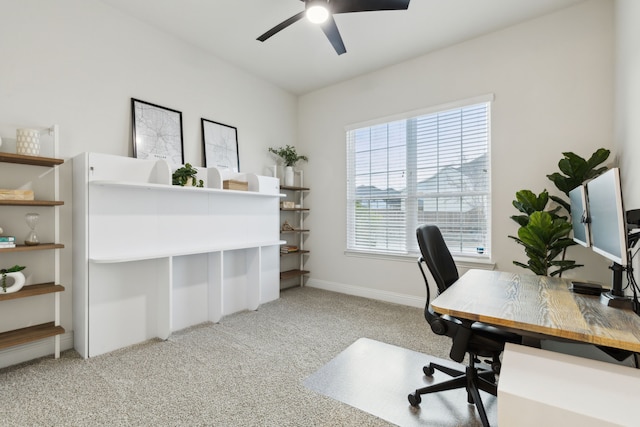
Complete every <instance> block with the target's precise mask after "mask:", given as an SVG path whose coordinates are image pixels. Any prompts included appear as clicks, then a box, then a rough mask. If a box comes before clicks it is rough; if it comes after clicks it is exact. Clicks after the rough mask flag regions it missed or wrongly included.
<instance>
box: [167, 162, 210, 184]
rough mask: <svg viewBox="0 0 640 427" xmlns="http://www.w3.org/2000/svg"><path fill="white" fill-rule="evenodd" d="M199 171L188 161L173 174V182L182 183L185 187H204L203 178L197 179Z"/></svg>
mask: <svg viewBox="0 0 640 427" xmlns="http://www.w3.org/2000/svg"><path fill="white" fill-rule="evenodd" d="M197 173H198V170H197V169H194V168H193V166H191V164H190V163H187V164H185V165H184V166H182V167H181V168H178V169H176V171H175V172H174V173H173V175H172V176H171V178H172V181H171V182H172V184H173V185H180V186H183V187H185V186H187V187H192V186H193V187H204V182H203V181H202V180H199V181H196V174H197Z"/></svg>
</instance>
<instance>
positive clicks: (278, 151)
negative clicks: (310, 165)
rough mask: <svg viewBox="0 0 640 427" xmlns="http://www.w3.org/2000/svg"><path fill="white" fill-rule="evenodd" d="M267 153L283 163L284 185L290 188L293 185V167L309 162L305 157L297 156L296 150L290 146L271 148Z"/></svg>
mask: <svg viewBox="0 0 640 427" xmlns="http://www.w3.org/2000/svg"><path fill="white" fill-rule="evenodd" d="M269 152H271V153H273V154H275V155H276V156H278V157H280V158H281V159H282V161H283V163H284V166H285V169H284V185H288V186H292V185H293V167H294V166H295V165H296V163H298V162H299V161H305V162H306V161H309V159H308V158H307V156H301V155H298V153H297V151H296V148H295V147H292V146H290V145H285V146H284V148H283V147H278V148H272V147H269Z"/></svg>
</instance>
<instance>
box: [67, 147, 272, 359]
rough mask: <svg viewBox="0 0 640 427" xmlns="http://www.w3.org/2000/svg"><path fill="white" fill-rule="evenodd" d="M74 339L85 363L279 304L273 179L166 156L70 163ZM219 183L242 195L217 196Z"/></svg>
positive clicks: (92, 157)
mask: <svg viewBox="0 0 640 427" xmlns="http://www.w3.org/2000/svg"><path fill="white" fill-rule="evenodd" d="M73 169H74V221H73V223H74V236H75V239H74V240H75V244H74V288H73V292H74V337H75V347H76V350H77V351H78V352H79V353H80V354H81V355H82V356H83V357H91V356H95V355H98V354H102V353H105V352H108V351H112V350H115V349H118V348H121V347H125V346H128V345H132V344H135V343H138V342H142V341H144V340H147V339H151V338H155V337H159V338H162V339H166V338H168V337H169V335H170V334H171V332H172V331H175V330H178V329H183V328H185V327H188V326H191V325H195V324H198V323H202V322H205V321H212V322H218V321H219V320H220V319H221V318H222V316H224V315H227V314H231V313H234V312H237V311H242V310H256V309H257V308H258V306H259V305H260V304H263V303H265V302H268V301H272V300H275V299H277V298H279V290H280V289H279V267H280V264H279V245H280V244H281V243H282V241H281V240H280V237H279V232H278V230H279V200H280V197H281V194H280V190H279V182H278V180H277V179H276V178H272V177H263V176H259V175H255V174H250V173H248V174H239V173H233V172H228V171H224V170H218V169H216V168H197V169H198V176H197V178H198V179H202V180H203V181H204V188H197V187H180V186H173V185H171V173H172V170H175V169H176V167H170V166H169V165H168V164H167V163H166V162H165V161H164V160H142V159H133V158H129V157H120V156H112V155H106V154H99V153H83V154H81V155H79V156H76V157H75V158H74V159H73ZM226 179H234V180H243V181H246V182H247V183H248V189H249V191H237V190H223V189H222V183H223V181H224V180H226Z"/></svg>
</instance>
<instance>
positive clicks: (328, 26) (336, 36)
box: [321, 15, 347, 55]
mask: <svg viewBox="0 0 640 427" xmlns="http://www.w3.org/2000/svg"><path fill="white" fill-rule="evenodd" d="M321 27H322V31H323V32H324V34H325V35H326V36H327V38H328V39H329V41H330V42H331V45H333V48H334V49H335V50H336V53H337V54H338V55H342V54H343V53H345V52H346V51H347V49H346V48H345V47H344V43H343V42H342V37H341V36H340V31H338V26H337V25H336V21H335V19H333V16H331V15H329V18H328V19H327V20H326V21H325V22H324V23H323V24H322V25H321Z"/></svg>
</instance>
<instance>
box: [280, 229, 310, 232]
mask: <svg viewBox="0 0 640 427" xmlns="http://www.w3.org/2000/svg"><path fill="white" fill-rule="evenodd" d="M280 232H281V233H307V232H309V230H307V229H304V230H301V229H295V230H280Z"/></svg>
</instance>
